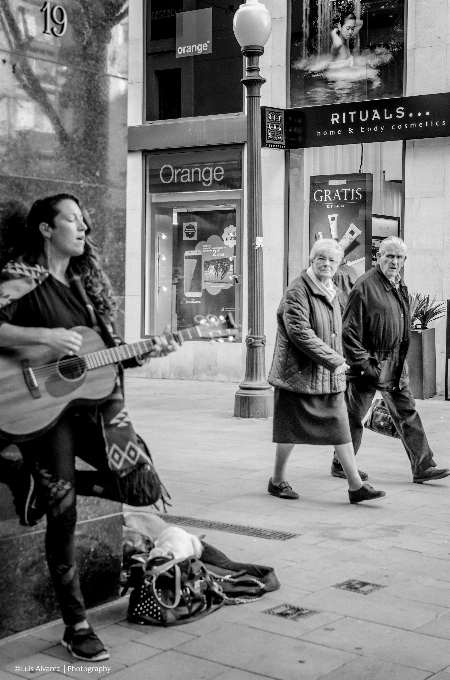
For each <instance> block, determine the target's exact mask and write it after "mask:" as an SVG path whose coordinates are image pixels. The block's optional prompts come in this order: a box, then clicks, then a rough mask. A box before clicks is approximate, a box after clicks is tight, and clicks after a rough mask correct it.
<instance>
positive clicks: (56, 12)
mask: <svg viewBox="0 0 450 680" xmlns="http://www.w3.org/2000/svg"><path fill="white" fill-rule="evenodd" d="M41 12H44V31H43V32H44V33H47V34H48V35H51V34H53V35H54V36H56V37H57V38H61V37H62V36H63V35H64V33H65V32H66V31H67V12H66V10H65V9H64V7H61V5H53V7H52V5H51V4H50V3H49V2H45V3H44V5H43V6H42V7H41ZM51 24H56V27H55V26H52V25H51ZM57 27H59V28H57Z"/></svg>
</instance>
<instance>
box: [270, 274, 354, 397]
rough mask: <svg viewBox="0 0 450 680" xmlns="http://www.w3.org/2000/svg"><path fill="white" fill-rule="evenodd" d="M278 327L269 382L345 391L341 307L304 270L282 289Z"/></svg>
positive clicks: (293, 389) (318, 390)
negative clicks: (341, 369) (341, 366)
mask: <svg viewBox="0 0 450 680" xmlns="http://www.w3.org/2000/svg"><path fill="white" fill-rule="evenodd" d="M277 320H278V330H277V339H276V344H275V352H274V357H273V362H272V367H271V369H270V373H269V382H270V384H271V385H273V386H274V387H281V388H283V389H285V390H290V391H291V392H299V393H303V394H330V393H336V392H343V391H344V390H345V375H344V374H343V373H342V374H339V375H335V374H334V373H333V371H335V370H336V368H337V367H338V366H340V365H341V364H343V363H344V357H343V356H342V341H341V310H340V306H339V302H338V299H337V296H336V297H335V299H334V300H333V303H332V304H331V303H330V302H329V301H328V299H327V297H326V296H325V295H324V293H322V291H321V290H320V289H319V288H318V287H317V286H316V285H315V284H314V283H313V281H311V279H310V278H309V276H308V275H307V274H306V271H303V272H302V274H301V275H300V276H299V277H298V278H297V279H295V280H294V281H293V282H292V283H291V284H290V286H289V287H288V289H287V290H286V292H285V294H284V296H283V299H282V300H281V302H280V306H279V308H278V312H277Z"/></svg>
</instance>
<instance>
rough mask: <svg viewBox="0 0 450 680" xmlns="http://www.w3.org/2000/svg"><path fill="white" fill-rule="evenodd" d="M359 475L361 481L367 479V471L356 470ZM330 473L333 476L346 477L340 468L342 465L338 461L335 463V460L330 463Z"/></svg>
mask: <svg viewBox="0 0 450 680" xmlns="http://www.w3.org/2000/svg"><path fill="white" fill-rule="evenodd" d="M358 472H359V476H360V477H361V479H362V481H363V482H365V481H366V480H367V479H369V475H368V474H367V472H363V471H362V470H358ZM331 474H332V476H333V477H340V478H341V479H347V478H346V476H345V472H344V470H343V468H342V465H341V464H340V463H337V462H336V461H335V460H333V462H332V463H331Z"/></svg>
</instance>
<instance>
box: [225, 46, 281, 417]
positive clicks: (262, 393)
mask: <svg viewBox="0 0 450 680" xmlns="http://www.w3.org/2000/svg"><path fill="white" fill-rule="evenodd" d="M242 52H243V54H244V55H245V56H246V61H247V64H246V75H245V78H243V79H242V82H243V83H244V85H245V88H246V94H247V253H248V335H247V337H246V339H245V344H246V345H247V356H246V365H245V377H244V380H243V381H242V383H241V384H240V385H239V389H238V391H237V392H236V395H235V402H234V415H235V416H236V417H238V418H268V416H270V415H271V414H272V412H273V392H272V389H271V387H270V385H269V383H268V382H267V380H266V361H265V347H266V336H265V335H264V280H263V243H262V236H263V234H262V206H261V108H260V98H261V95H260V92H261V85H263V84H264V83H265V82H266V81H265V80H264V78H262V77H261V75H260V73H259V57H260V55H261V54H263V53H264V48H263V47H260V46H253V45H251V46H249V47H244V48H243V49H242Z"/></svg>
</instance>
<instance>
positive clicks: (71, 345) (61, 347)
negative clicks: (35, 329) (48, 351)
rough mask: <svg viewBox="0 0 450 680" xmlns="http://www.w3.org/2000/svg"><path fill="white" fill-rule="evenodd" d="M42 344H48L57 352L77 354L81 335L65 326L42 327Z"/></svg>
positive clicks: (81, 340) (81, 338) (81, 339)
mask: <svg viewBox="0 0 450 680" xmlns="http://www.w3.org/2000/svg"><path fill="white" fill-rule="evenodd" d="M41 330H42V331H43V339H42V344H44V345H48V347H51V348H52V349H54V350H55V351H57V352H62V353H64V354H78V353H79V351H80V349H81V344H82V342H83V336H82V335H80V334H79V333H77V332H76V331H73V330H68V329H67V328H43V329H41Z"/></svg>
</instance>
